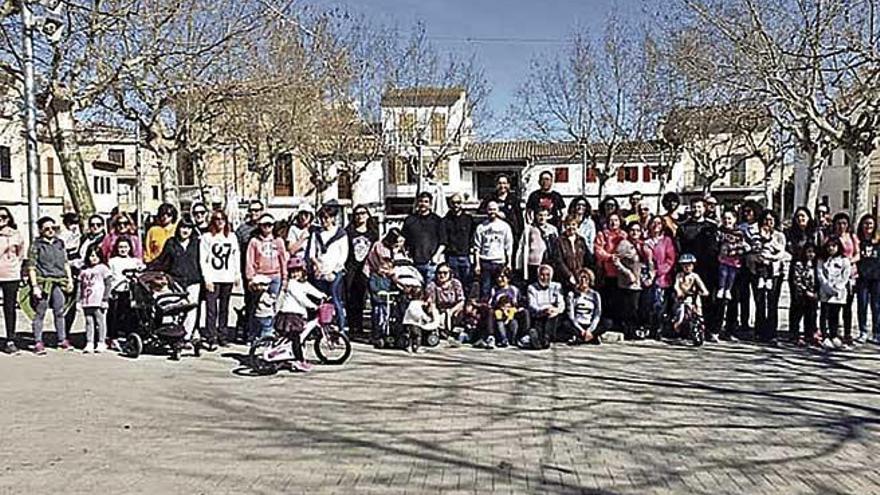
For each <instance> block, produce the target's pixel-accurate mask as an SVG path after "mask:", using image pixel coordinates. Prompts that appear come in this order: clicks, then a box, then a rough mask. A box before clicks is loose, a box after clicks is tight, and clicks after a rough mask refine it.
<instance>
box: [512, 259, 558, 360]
mask: <svg viewBox="0 0 880 495" xmlns="http://www.w3.org/2000/svg"><path fill="white" fill-rule="evenodd" d="M552 280H553V267H551V266H550V265H541V266H540V267H539V268H538V281H537V282H535V283H533V284H531V285H529V290H528V294H529V316H530V317H531V323H532V325H531V329H529V333H528V335H524V336H523V338H521V339H520V342H519V344H520V347H525V348H531V349H547V348H549V347H550V344H551V343H553V341H555V340H556V329H557V328H558V327H559V315H561V314H562V313H563V312H564V311H565V299H564V298H563V296H562V286H561V285H559V283H558V282H553V281H552Z"/></svg>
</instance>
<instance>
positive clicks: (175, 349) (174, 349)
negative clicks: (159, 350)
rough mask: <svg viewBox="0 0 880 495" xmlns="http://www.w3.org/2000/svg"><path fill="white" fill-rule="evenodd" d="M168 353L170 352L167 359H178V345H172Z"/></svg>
mask: <svg viewBox="0 0 880 495" xmlns="http://www.w3.org/2000/svg"><path fill="white" fill-rule="evenodd" d="M170 353H171V355H170V356H168V359H170V360H172V361H180V347H178V346H176V345H172V346H171V350H170Z"/></svg>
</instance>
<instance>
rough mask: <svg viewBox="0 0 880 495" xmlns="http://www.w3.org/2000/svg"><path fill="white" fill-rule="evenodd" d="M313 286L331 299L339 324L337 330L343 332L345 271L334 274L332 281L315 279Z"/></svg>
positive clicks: (344, 322)
mask: <svg viewBox="0 0 880 495" xmlns="http://www.w3.org/2000/svg"><path fill="white" fill-rule="evenodd" d="M313 284H314V286H315V287H316V288H317V289H318V290H320V291H321V292H323V293H324V294H329V295H330V297H331V298H332V299H333V308H334V309H335V310H336V324H337V325H339V331H341V332H345V331H346V328H345V324H346V321H345V271H341V272H339V273H337V274H336V278H334V279H333V281H332V282H328V281H326V280H315V281H314V283H313Z"/></svg>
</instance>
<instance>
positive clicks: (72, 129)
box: [46, 94, 95, 222]
mask: <svg viewBox="0 0 880 495" xmlns="http://www.w3.org/2000/svg"><path fill="white" fill-rule="evenodd" d="M46 110H47V113H48V117H49V119H48V123H49V132H50V133H51V135H52V146H53V148H54V149H55V153H56V154H57V155H58V160H59V161H60V166H61V172H62V173H63V174H64V182H65V183H66V184H67V190H68V192H69V193H70V199H71V201H72V202H73V208H74V209H75V210H76V212H77V213H78V214H79V216H80V219H82V221H83V222H87V221H88V218H89V217H90V216H92V215H93V214H94V213H95V201H94V199H93V198H92V191H91V189H89V182H88V178H87V176H86V171H85V164H84V163H83V158H82V154H81V153H80V151H79V143H78V142H77V140H76V125H75V121H74V117H73V109H72V105H71V103H70V101H69V100H67V99H66V98H65V97H64V96H63V95H58V94H53V95H52V100H51V102H50V104H49V106H48V108H47V109H46Z"/></svg>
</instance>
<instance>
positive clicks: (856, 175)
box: [850, 153, 871, 222]
mask: <svg viewBox="0 0 880 495" xmlns="http://www.w3.org/2000/svg"><path fill="white" fill-rule="evenodd" d="M857 156H858V160H853V165H852V170H851V172H850V174H851V179H852V193H851V197H852V205H851V206H852V208H851V210H852V218H853V222H856V221H858V219H859V218H861V217H862V215H865V214H867V213H870V212H871V157H870V155H865V154H863V153H859V154H858V155H857Z"/></svg>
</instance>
